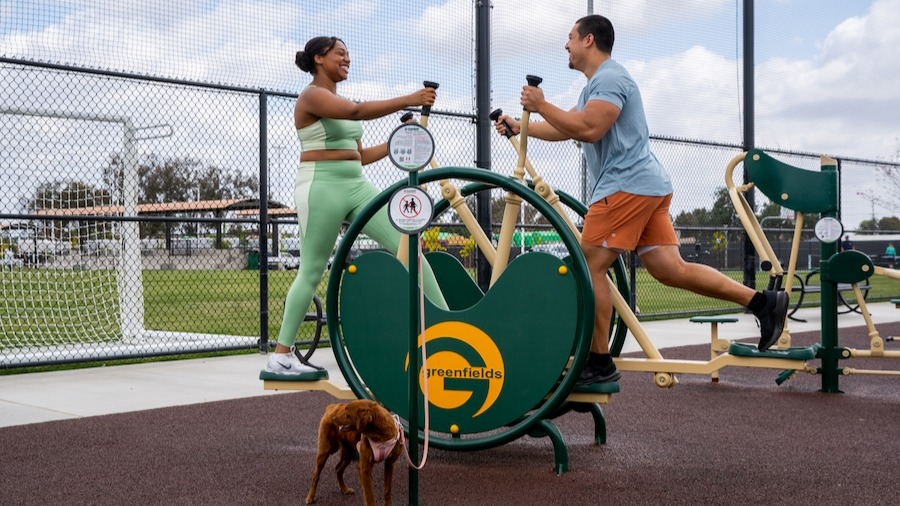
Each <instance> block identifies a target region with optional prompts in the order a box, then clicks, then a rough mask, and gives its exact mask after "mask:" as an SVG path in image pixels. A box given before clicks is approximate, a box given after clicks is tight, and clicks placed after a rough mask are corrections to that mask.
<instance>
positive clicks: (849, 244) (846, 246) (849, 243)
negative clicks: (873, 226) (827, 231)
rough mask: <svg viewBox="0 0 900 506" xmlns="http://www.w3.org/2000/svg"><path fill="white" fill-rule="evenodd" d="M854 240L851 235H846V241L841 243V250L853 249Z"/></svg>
mask: <svg viewBox="0 0 900 506" xmlns="http://www.w3.org/2000/svg"><path fill="white" fill-rule="evenodd" d="M853 249H854V248H853V241H851V240H850V236H849V235H845V236H844V242H842V243H841V251H851V250H853Z"/></svg>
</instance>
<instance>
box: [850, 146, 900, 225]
mask: <svg viewBox="0 0 900 506" xmlns="http://www.w3.org/2000/svg"><path fill="white" fill-rule="evenodd" d="M898 162H900V147H898V148H897V151H896V152H895V153H894V155H893V156H892V157H891V163H890V165H879V166H878V167H875V179H876V180H877V181H878V185H877V186H876V187H877V188H878V189H877V190H863V191H859V192H856V194H857V195H859V196H861V197H866V198H868V199H869V200H871V201H872V202H874V203H875V204H878V205H879V206H883V207H885V208H887V209H894V208H895V207H896V206H897V201H898V200H900V167H898V166H897V164H898ZM891 218H893V219H896V217H891ZM866 222H869V223H868V224H867V226H870V227H871V226H873V225H878V224H876V223H872V222H873V220H865V221H863V222H862V223H860V224H859V229H860V230H864V229H863V224H865V223H866ZM890 223H892V222H888V224H890ZM868 230H898V228H897V227H895V228H882V227H881V226H880V225H879V226H875V228H873V229H868Z"/></svg>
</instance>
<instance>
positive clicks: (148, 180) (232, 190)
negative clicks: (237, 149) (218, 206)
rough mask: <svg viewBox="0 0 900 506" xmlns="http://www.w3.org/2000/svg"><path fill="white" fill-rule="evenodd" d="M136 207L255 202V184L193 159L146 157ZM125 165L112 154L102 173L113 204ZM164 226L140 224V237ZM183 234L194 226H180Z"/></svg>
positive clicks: (238, 174)
mask: <svg viewBox="0 0 900 506" xmlns="http://www.w3.org/2000/svg"><path fill="white" fill-rule="evenodd" d="M137 172H138V185H139V188H138V203H139V204H147V203H163V202H189V201H196V200H222V199H241V198H247V199H249V198H255V197H256V196H257V195H258V193H259V184H258V183H257V181H256V179H255V178H253V177H252V176H248V175H245V174H243V173H241V172H239V171H237V170H226V169H223V168H221V167H217V166H214V165H206V164H205V163H204V162H202V161H201V160H197V159H193V158H160V157H158V156H156V155H148V156H147V157H145V158H144V159H143V160H141V161H140V162H139V163H138V167H137ZM124 178H125V164H124V160H123V159H122V156H121V155H119V154H114V155H112V156H111V157H110V161H109V164H108V165H107V166H106V167H104V169H103V182H104V184H105V185H106V186H107V187H108V188H109V190H108V191H109V193H110V194H111V195H112V196H113V197H114V198H115V201H116V202H121V201H122V189H123V187H124ZM164 228H165V225H164V224H162V223H142V224H141V235H142V236H145V237H147V236H151V237H152V236H156V235H159V234H160V233H161V232H162V231H163V229H164ZM181 229H182V231H183V232H187V233H197V227H196V225H195V224H193V223H190V224H185V225H182V226H181Z"/></svg>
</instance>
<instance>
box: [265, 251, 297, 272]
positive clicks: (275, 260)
mask: <svg viewBox="0 0 900 506" xmlns="http://www.w3.org/2000/svg"><path fill="white" fill-rule="evenodd" d="M299 268H300V257H298V256H296V255H293V254H291V253H288V252H286V251H283V252H281V253H280V254H278V255H270V256H269V270H292V269H299Z"/></svg>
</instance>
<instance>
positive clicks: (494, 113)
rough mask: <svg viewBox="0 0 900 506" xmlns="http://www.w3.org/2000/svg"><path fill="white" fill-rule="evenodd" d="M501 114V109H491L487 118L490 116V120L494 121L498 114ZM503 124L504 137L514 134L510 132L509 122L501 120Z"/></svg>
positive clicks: (510, 136) (498, 116)
mask: <svg viewBox="0 0 900 506" xmlns="http://www.w3.org/2000/svg"><path fill="white" fill-rule="evenodd" d="M502 115H503V109H494V110H493V111H491V113H490V114H488V118H490V119H491V121H493V122H494V123H496V122H497V120H498V119H500V116H502ZM503 126H505V127H506V133H505V134H504V135H506V138H507V139H510V138H512V136H513V135H514V134H513V132H512V127H510V126H509V123H507V122H505V121H504V122H503Z"/></svg>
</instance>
